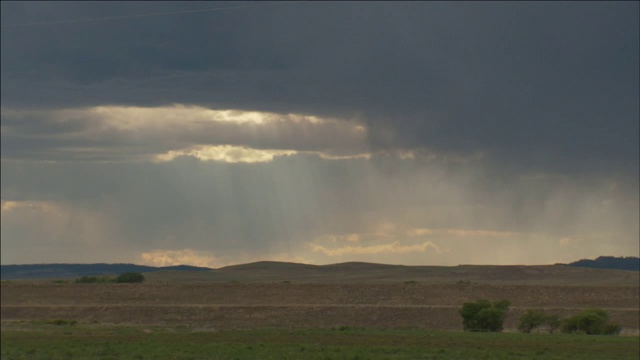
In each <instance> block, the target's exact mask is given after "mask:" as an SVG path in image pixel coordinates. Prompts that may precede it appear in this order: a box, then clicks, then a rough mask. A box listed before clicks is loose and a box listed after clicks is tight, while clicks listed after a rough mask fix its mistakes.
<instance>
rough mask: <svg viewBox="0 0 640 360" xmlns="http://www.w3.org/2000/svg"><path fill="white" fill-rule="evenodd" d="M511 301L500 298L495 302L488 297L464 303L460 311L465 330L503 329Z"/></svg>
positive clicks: (496, 330) (495, 330) (498, 330)
mask: <svg viewBox="0 0 640 360" xmlns="http://www.w3.org/2000/svg"><path fill="white" fill-rule="evenodd" d="M510 305H511V303H510V302H509V301H507V300H500V301H497V302H495V303H493V304H492V303H491V302H489V300H486V299H480V300H477V301H476V302H467V303H464V304H463V305H462V309H460V311H459V313H460V315H461V316H462V325H463V327H464V330H465V331H493V332H500V331H502V324H503V322H504V318H505V316H506V315H507V311H508V310H509V306H510Z"/></svg>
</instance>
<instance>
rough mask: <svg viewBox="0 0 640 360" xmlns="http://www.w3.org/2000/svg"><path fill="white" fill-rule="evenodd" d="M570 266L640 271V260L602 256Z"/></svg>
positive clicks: (573, 263)
mask: <svg viewBox="0 0 640 360" xmlns="http://www.w3.org/2000/svg"><path fill="white" fill-rule="evenodd" d="M568 265H569V266H577V267H586V268H596V269H612V270H635V271H640V258H637V257H614V256H600V257H599V258H597V259H595V260H590V259H582V260H578V261H575V262H572V263H570V264H568Z"/></svg>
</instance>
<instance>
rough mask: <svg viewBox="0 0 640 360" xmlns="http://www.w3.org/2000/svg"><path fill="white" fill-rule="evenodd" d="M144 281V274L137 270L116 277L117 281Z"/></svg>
mask: <svg viewBox="0 0 640 360" xmlns="http://www.w3.org/2000/svg"><path fill="white" fill-rule="evenodd" d="M143 281H144V275H142V274H140V273H136V272H126V273H122V274H120V275H119V276H118V277H117V278H116V282H117V283H141V282H143Z"/></svg>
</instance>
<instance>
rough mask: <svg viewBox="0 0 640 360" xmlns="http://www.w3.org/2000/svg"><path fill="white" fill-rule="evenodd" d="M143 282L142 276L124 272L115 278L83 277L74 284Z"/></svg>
mask: <svg viewBox="0 0 640 360" xmlns="http://www.w3.org/2000/svg"><path fill="white" fill-rule="evenodd" d="M143 281H144V275H142V274H140V273H136V272H126V273H122V274H120V275H118V276H117V277H116V278H112V277H108V276H101V277H96V276H83V277H81V278H79V279H76V283H82V284H92V283H141V282H143Z"/></svg>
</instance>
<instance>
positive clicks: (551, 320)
mask: <svg viewBox="0 0 640 360" xmlns="http://www.w3.org/2000/svg"><path fill="white" fill-rule="evenodd" d="M543 325H544V326H546V327H547V329H548V330H549V333H553V332H554V331H556V330H557V329H558V327H559V326H560V317H559V316H558V315H555V314H551V315H546V314H545V313H544V312H542V311H540V310H531V309H530V310H527V312H526V313H524V314H522V316H521V317H520V324H519V325H518V330H520V331H521V332H523V333H527V334H528V333H530V332H531V331H533V330H534V329H536V328H538V327H540V326H543Z"/></svg>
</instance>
